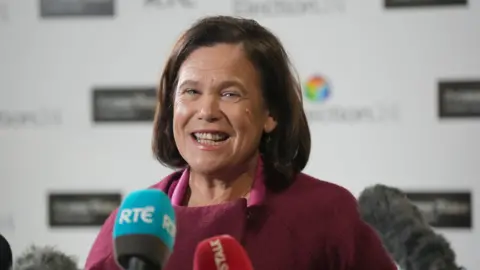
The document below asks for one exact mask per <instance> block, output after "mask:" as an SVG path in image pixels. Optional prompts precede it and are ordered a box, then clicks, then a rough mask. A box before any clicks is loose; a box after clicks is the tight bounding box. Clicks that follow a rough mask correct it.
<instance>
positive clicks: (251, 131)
mask: <svg viewBox="0 0 480 270" xmlns="http://www.w3.org/2000/svg"><path fill="white" fill-rule="evenodd" d="M275 126H276V122H275V121H274V119H273V118H272V117H270V116H269V113H268V111H267V109H266V108H265V106H264V103H263V100H262V92H261V88H260V77H259V74H258V73H257V71H256V69H255V67H254V66H253V64H252V63H251V62H250V61H249V60H248V59H247V58H246V56H245V55H244V51H243V49H242V46H240V45H230V44H218V45H215V46H212V47H201V48H199V49H197V50H195V51H194V52H193V53H191V54H190V56H189V57H188V58H187V59H186V60H185V62H184V63H183V64H182V66H181V68H180V70H179V74H178V84H177V88H176V89H175V93H174V113H173V133H174V137H175V142H176V145H177V148H178V150H179V152H180V154H181V155H182V156H183V158H184V159H185V160H186V161H187V163H188V164H189V166H190V167H191V169H192V170H194V171H197V172H203V173H215V172H220V171H223V170H226V169H227V170H228V169H229V168H230V169H233V168H234V167H236V166H239V165H240V166H241V165H245V164H246V163H248V162H249V161H250V160H251V158H252V157H254V156H255V154H256V153H257V151H258V146H259V144H260V139H261V136H262V133H263V132H271V131H272V130H273V129H274V128H275Z"/></svg>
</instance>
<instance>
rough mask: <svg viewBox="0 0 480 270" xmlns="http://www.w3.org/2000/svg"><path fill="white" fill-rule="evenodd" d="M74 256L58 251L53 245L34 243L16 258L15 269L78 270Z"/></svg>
mask: <svg viewBox="0 0 480 270" xmlns="http://www.w3.org/2000/svg"><path fill="white" fill-rule="evenodd" d="M78 269H79V268H78V265H77V260H76V258H75V257H73V256H69V255H66V254H65V253H63V252H61V251H58V250H57V249H56V248H55V247H53V246H45V247H39V246H35V245H32V246H30V247H29V248H27V249H26V250H25V251H24V252H23V253H22V254H21V255H20V256H18V257H17V258H16V260H15V264H14V266H13V270H78Z"/></svg>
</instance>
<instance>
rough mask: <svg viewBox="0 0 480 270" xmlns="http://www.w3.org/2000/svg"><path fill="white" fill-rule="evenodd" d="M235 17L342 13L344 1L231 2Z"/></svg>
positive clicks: (252, 0)
mask: <svg viewBox="0 0 480 270" xmlns="http://www.w3.org/2000/svg"><path fill="white" fill-rule="evenodd" d="M232 1H233V3H232V5H233V13H234V14H235V15H237V16H278V15H280V16H282V15H284V16H302V15H321V14H329V13H339V12H344V11H345V9H346V0H273V1H271V0H232Z"/></svg>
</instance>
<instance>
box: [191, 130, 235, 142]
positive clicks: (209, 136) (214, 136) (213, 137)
mask: <svg viewBox="0 0 480 270" xmlns="http://www.w3.org/2000/svg"><path fill="white" fill-rule="evenodd" d="M194 135H195V137H196V138H197V140H198V141H200V140H209V141H220V140H223V139H225V138H226V137H227V136H226V135H224V134H218V133H203V132H202V133H200V132H199V133H194Z"/></svg>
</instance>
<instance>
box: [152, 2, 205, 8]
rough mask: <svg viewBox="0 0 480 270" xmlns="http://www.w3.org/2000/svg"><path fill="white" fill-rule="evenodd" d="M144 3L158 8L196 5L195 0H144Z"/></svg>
mask: <svg viewBox="0 0 480 270" xmlns="http://www.w3.org/2000/svg"><path fill="white" fill-rule="evenodd" d="M145 4H146V5H148V6H155V7H158V8H173V7H182V8H194V7H195V5H196V2H195V0H145Z"/></svg>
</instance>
